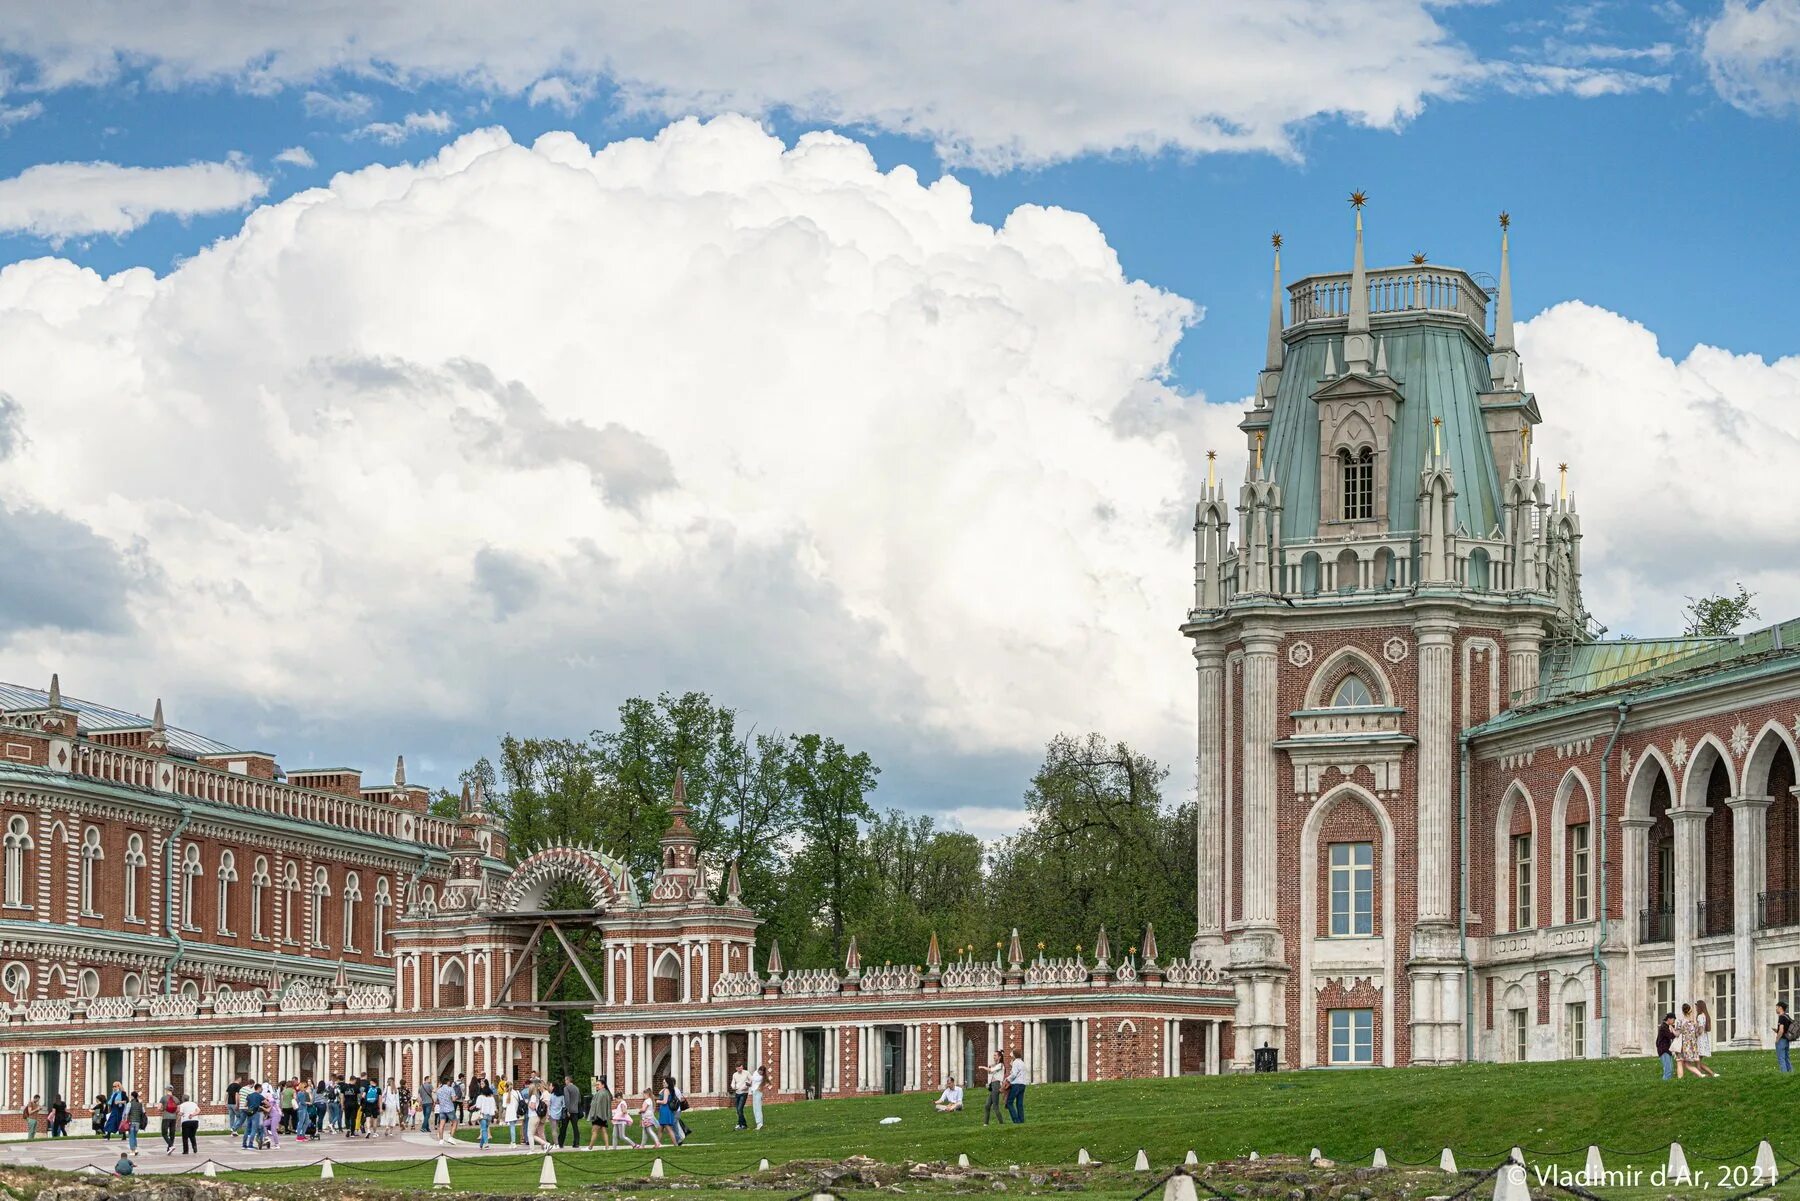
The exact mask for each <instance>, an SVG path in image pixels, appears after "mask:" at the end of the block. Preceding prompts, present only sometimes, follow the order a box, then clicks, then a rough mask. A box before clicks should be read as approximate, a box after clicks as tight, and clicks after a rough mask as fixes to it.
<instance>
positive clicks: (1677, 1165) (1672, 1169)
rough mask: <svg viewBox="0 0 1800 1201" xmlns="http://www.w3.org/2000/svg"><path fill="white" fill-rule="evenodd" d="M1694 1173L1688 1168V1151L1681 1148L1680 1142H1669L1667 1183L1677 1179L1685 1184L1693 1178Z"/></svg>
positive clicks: (1674, 1181) (1672, 1182)
mask: <svg viewBox="0 0 1800 1201" xmlns="http://www.w3.org/2000/svg"><path fill="white" fill-rule="evenodd" d="M1693 1178H1694V1174H1693V1173H1692V1172H1690V1171H1689V1170H1688V1161H1687V1152H1686V1151H1683V1150H1682V1149H1681V1144H1680V1143H1670V1144H1669V1179H1668V1181H1667V1183H1669V1184H1674V1183H1676V1182H1677V1181H1680V1182H1681V1183H1683V1184H1685V1183H1687V1182H1689V1181H1691V1180H1693Z"/></svg>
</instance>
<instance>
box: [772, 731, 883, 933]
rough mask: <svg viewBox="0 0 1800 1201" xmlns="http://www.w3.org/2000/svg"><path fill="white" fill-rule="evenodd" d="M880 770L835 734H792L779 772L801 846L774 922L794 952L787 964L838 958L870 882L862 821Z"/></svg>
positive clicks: (868, 817)
mask: <svg viewBox="0 0 1800 1201" xmlns="http://www.w3.org/2000/svg"><path fill="white" fill-rule="evenodd" d="M880 772H881V769H880V768H878V767H876V766H875V764H874V762H873V761H872V760H871V759H870V758H869V756H868V753H867V752H864V751H858V752H857V753H856V754H854V755H853V754H851V753H850V752H849V751H848V750H846V749H845V748H844V745H843V743H841V742H839V741H837V740H836V739H835V738H827V737H824V736H823V735H819V734H800V735H796V736H794V737H793V738H792V739H790V743H789V746H788V749H787V759H786V766H785V773H784V774H785V777H786V781H787V787H788V788H789V789H790V790H791V793H792V796H793V801H794V816H795V822H796V830H797V833H798V840H799V843H798V847H797V849H796V851H795V854H794V856H793V859H792V866H791V869H790V879H789V885H790V887H789V888H788V889H787V890H785V891H784V894H783V897H782V914H781V917H782V919H783V920H781V921H780V922H779V923H778V924H777V928H778V929H779V930H780V932H781V933H782V934H785V935H786V936H787V937H788V938H789V939H790V942H789V947H790V950H791V952H792V953H793V954H795V955H797V956H798V958H794V959H792V960H790V962H793V963H795V964H800V963H805V962H807V961H808V960H810V959H814V958H816V957H823V955H824V954H829V956H830V957H831V959H833V960H838V959H841V958H842V957H843V954H844V949H845V947H844V944H845V937H844V934H845V930H846V928H847V926H848V922H849V916H850V914H851V913H852V912H853V911H854V909H855V907H856V905H857V903H858V901H859V899H860V897H861V895H862V891H863V889H864V888H865V886H866V885H867V882H868V871H867V867H866V850H865V847H864V845H863V837H862V823H864V822H866V821H870V820H872V819H873V818H874V816H875V811H874V810H873V809H872V808H871V807H870V805H869V801H868V794H869V793H871V792H873V791H874V790H875V777H876V776H878V775H879V774H880Z"/></svg>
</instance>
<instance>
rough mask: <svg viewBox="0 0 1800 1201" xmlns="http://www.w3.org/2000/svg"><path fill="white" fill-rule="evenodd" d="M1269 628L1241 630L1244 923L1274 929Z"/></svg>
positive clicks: (1272, 638)
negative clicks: (1242, 634) (1242, 666)
mask: <svg viewBox="0 0 1800 1201" xmlns="http://www.w3.org/2000/svg"><path fill="white" fill-rule="evenodd" d="M1280 641H1281V639H1280V633H1279V631H1277V630H1276V629H1274V628H1273V627H1270V626H1249V627H1246V628H1245V630H1244V720H1243V727H1244V744H1243V756H1244V848H1243V860H1244V883H1243V904H1244V923H1245V925H1247V926H1250V927H1263V928H1270V929H1272V928H1274V927H1275V924H1276V908H1275V888H1276V883H1277V875H1278V869H1277V860H1276V830H1275V780H1276V774H1275V713H1276V706H1277V697H1276V691H1275V690H1276V664H1275V648H1276V646H1277V645H1278V644H1279V643H1280Z"/></svg>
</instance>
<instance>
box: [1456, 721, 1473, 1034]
mask: <svg viewBox="0 0 1800 1201" xmlns="http://www.w3.org/2000/svg"><path fill="white" fill-rule="evenodd" d="M1456 742H1457V752H1458V754H1457V758H1458V763H1457V792H1458V794H1459V795H1458V798H1457V826H1458V829H1457V846H1458V847H1459V848H1460V849H1459V850H1458V852H1457V853H1458V854H1459V855H1461V856H1462V870H1461V871H1459V872H1457V873H1456V875H1457V901H1456V945H1457V952H1456V953H1457V955H1458V956H1459V957H1460V958H1461V959H1462V962H1463V1062H1464V1063H1474V1062H1475V965H1474V964H1472V963H1470V962H1469V732H1468V731H1467V730H1464V731H1462V732H1461V733H1460V734H1458V735H1457V736H1456Z"/></svg>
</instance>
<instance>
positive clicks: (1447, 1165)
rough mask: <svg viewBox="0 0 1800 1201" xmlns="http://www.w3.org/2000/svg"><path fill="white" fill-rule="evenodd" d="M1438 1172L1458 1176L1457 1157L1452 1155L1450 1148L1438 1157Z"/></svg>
mask: <svg viewBox="0 0 1800 1201" xmlns="http://www.w3.org/2000/svg"><path fill="white" fill-rule="evenodd" d="M1438 1171H1440V1172H1449V1173H1450V1174H1451V1175H1453V1176H1454V1175H1455V1174H1456V1156H1454V1155H1452V1154H1450V1148H1448V1147H1445V1148H1444V1153H1443V1154H1442V1155H1440V1156H1438Z"/></svg>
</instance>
